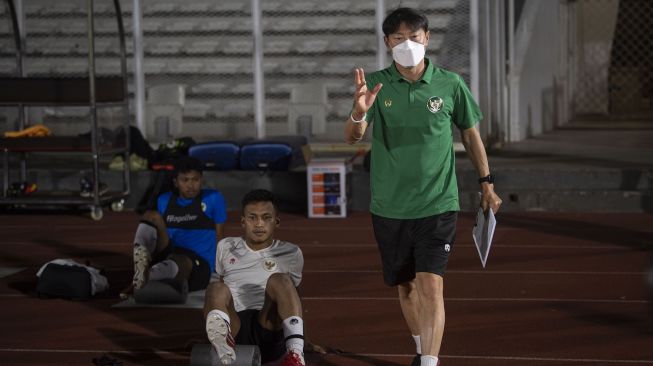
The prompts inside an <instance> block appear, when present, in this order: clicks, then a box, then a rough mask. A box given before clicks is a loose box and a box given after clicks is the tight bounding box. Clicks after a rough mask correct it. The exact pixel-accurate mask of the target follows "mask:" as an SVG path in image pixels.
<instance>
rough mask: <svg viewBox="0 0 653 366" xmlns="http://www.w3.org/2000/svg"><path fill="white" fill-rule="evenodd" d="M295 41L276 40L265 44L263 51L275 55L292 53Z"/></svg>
mask: <svg viewBox="0 0 653 366" xmlns="http://www.w3.org/2000/svg"><path fill="white" fill-rule="evenodd" d="M292 46H293V41H291V40H287V39H276V40H270V41H266V42H265V43H264V44H263V51H264V52H265V53H274V54H287V53H290V50H291V49H292Z"/></svg>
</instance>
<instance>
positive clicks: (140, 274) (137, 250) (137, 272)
mask: <svg viewBox="0 0 653 366" xmlns="http://www.w3.org/2000/svg"><path fill="white" fill-rule="evenodd" d="M149 272H150V253H149V252H148V251H147V249H145V247H144V246H142V245H135V246H134V279H133V280H132V283H133V284H134V289H135V290H140V289H141V288H143V286H145V283H146V282H147V275H148V274H149Z"/></svg>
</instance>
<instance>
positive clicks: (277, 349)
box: [235, 309, 286, 363]
mask: <svg viewBox="0 0 653 366" xmlns="http://www.w3.org/2000/svg"><path fill="white" fill-rule="evenodd" d="M259 312H260V311H259V310H255V309H249V310H243V311H239V312H238V318H240V330H239V331H238V334H237V335H236V337H235V341H236V344H251V345H256V346H258V348H259V349H260V350H261V363H266V362H271V361H275V360H278V359H279V358H281V357H282V356H283V355H284V354H285V353H286V342H285V339H284V337H283V330H281V329H280V330H275V331H272V330H268V329H265V328H263V326H261V323H259V321H258V314H259Z"/></svg>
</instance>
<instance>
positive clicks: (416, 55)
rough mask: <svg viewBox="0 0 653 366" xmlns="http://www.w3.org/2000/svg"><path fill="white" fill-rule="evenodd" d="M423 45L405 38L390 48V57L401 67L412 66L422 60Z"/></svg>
mask: <svg viewBox="0 0 653 366" xmlns="http://www.w3.org/2000/svg"><path fill="white" fill-rule="evenodd" d="M425 52H426V51H425V49H424V45H423V44H421V43H418V42H413V41H411V40H410V39H407V40H405V41H403V42H401V43H400V44H398V45H396V46H394V47H393V48H392V59H393V60H395V62H396V63H398V64H399V65H401V66H403V67H413V66H417V64H418V63H419V62H420V61H422V59H423V58H424V53H425Z"/></svg>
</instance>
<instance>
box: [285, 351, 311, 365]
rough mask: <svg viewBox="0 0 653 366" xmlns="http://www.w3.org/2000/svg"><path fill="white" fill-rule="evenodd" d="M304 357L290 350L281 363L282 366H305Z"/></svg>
mask: <svg viewBox="0 0 653 366" xmlns="http://www.w3.org/2000/svg"><path fill="white" fill-rule="evenodd" d="M304 365H306V363H305V362H304V355H303V354H301V353H298V352H296V351H294V350H289V351H288V353H286V356H285V357H284V358H283V361H281V366H304Z"/></svg>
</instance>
